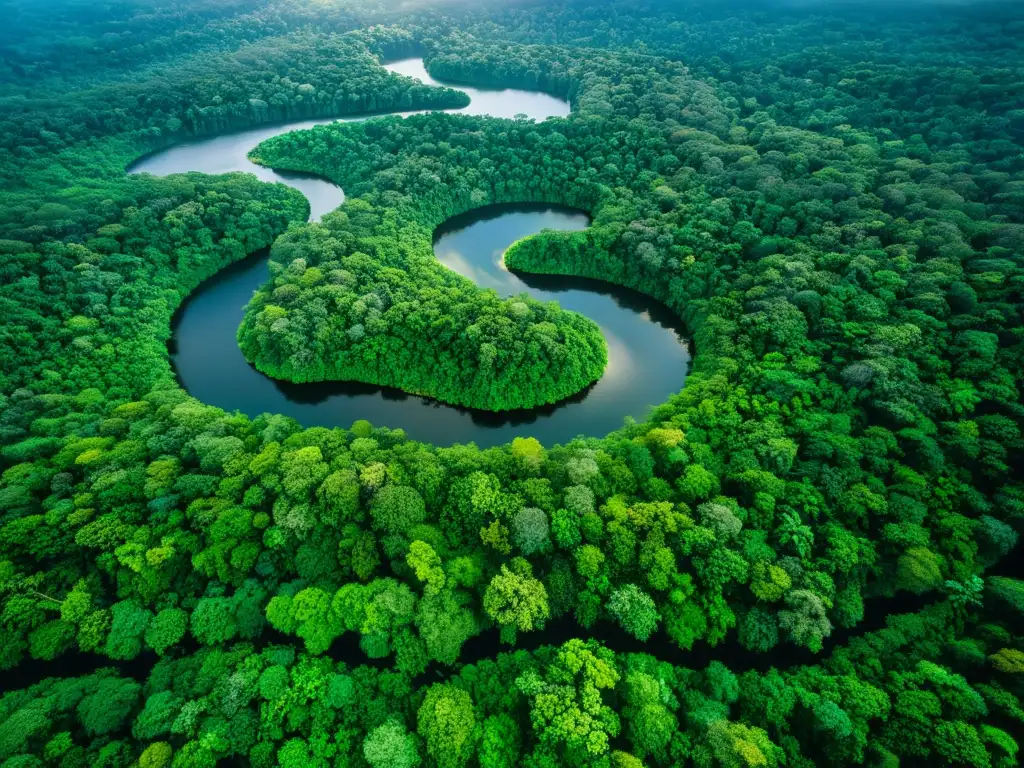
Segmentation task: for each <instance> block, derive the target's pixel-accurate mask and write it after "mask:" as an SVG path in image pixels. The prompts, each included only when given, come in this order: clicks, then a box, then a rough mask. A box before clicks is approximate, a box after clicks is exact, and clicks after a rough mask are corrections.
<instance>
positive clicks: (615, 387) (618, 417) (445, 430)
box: [129, 59, 689, 447]
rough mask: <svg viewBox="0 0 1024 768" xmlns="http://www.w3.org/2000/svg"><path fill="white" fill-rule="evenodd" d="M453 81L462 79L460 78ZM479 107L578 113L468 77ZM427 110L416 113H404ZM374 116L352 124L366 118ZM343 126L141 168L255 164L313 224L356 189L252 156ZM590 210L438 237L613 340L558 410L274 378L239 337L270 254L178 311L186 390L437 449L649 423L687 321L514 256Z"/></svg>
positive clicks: (677, 363) (417, 71) (215, 148)
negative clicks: (526, 243)
mask: <svg viewBox="0 0 1024 768" xmlns="http://www.w3.org/2000/svg"><path fill="white" fill-rule="evenodd" d="M385 66H386V68H387V69H388V70H390V71H391V72H395V73H398V74H402V75H406V76H409V77H415V78H417V79H419V80H421V81H422V82H424V83H426V84H428V85H439V84H440V83H438V82H437V81H435V80H433V79H432V78H431V77H430V76H429V75H428V74H427V73H426V70H425V68H424V65H423V61H422V60H421V59H405V60H402V61H397V62H394V63H391V64H387V65H385ZM449 85H450V84H449ZM458 87H459V88H460V89H461V90H463V91H465V92H466V93H467V94H468V95H469V96H470V99H471V102H470V104H469V106H467V107H465V108H463V109H459V110H451V111H453V112H461V113H465V114H471V115H492V116H497V117H507V118H511V117H515V116H516V115H518V114H525V115H526V116H527V117H530V118H533V119H536V120H544V119H547V118H549V117H564V116H565V115H567V114H568V113H569V104H568V103H567V102H565V101H562V100H560V99H557V98H555V97H553V96H549V95H547V94H543V93H536V92H531V91H521V90H515V89H506V90H490V89H478V88H470V87H464V86H461V85H459V86H458ZM399 114H413V113H399ZM365 119H368V118H366V117H356V118H350V120H365ZM330 122H334V121H333V120H306V121H300V122H295V123H289V124H285V125H276V126H264V127H261V128H256V129H252V130H248V131H243V132H239V133H233V134H228V135H222V136H215V137H212V138H209V139H202V140H197V141H193V142H188V143H184V144H178V145H175V146H173V147H171V148H169V149H167V150H164V151H161V152H157V153H155V154H153V155H149V156H147V157H145V158H143V159H141V160H140V161H139V162H137V163H135V164H134V165H133V166H132V167H131V168H129V171H130V172H132V173H153V174H157V175H166V174H171V173H184V172H187V171H201V172H204V173H211V174H212V173H227V172H230V171H246V172H250V173H254V174H255V175H256V176H258V177H259V178H260V179H263V180H264V181H269V182H280V183H283V184H287V185H289V186H291V187H294V188H296V189H298V190H299V191H301V192H302V193H303V194H304V195H306V197H307V198H308V199H309V202H310V208H311V214H310V218H311V220H316V219H318V218H319V217H320V216H322V215H323V214H324V213H327V212H329V211H332V210H334V209H335V208H336V207H337V206H339V205H340V204H342V202H344V199H345V194H344V192H343V191H342V189H341V188H340V187H338V186H336V185H334V184H332V183H330V182H328V181H326V180H324V179H320V178H315V177H311V176H305V175H302V174H293V173H287V172H281V171H274V170H271V169H269V168H263V167H260V166H258V165H255V164H253V163H252V162H250V161H249V159H248V157H247V154H248V152H249V151H250V150H251V149H252V148H253V147H255V146H256V145H257V144H259V143H260V142H261V141H264V140H265V139H268V138H270V137H271V136H275V135H278V134H280V133H286V132H288V131H293V130H301V129H304V128H310V127H312V126H314V125H321V124H325V123H330ZM588 223H589V220H588V218H587V216H586V215H585V214H584V213H582V212H580V211H574V210H570V209H565V208H558V207H553V206H543V205H521V206H520V205H517V206H492V207H489V208H484V209H480V210H477V211H473V212H471V213H469V214H466V215H463V216H459V217H456V218H454V219H451V220H450V221H448V222H446V223H445V224H444V225H442V226H441V227H440V228H438V230H437V232H436V233H435V243H434V251H435V253H436V254H437V257H438V259H439V260H440V261H441V262H442V263H443V264H445V265H446V266H447V267H449V268H451V269H454V270H455V271H457V272H460V273H461V274H463V275H465V276H466V277H469V278H470V279H472V280H473V281H474V282H475V283H476V284H477V285H480V286H481V287H485V288H494V289H495V290H497V291H498V292H499V293H501V294H502V295H510V294H518V293H523V292H525V293H528V294H530V295H531V296H533V297H534V298H536V299H539V300H541V301H546V300H557V301H558V302H559V303H560V304H561V305H562V306H563V307H564V308H566V309H570V310H574V311H577V312H580V313H582V314H584V315H586V316H588V317H590V318H591V319H593V320H594V321H595V322H597V323H598V325H599V326H600V327H601V331H602V333H603V334H604V337H605V339H606V341H607V343H608V367H607V369H606V370H605V373H604V376H602V377H601V379H600V380H599V381H597V382H596V383H595V384H594V385H592V386H591V387H589V388H588V389H586V390H584V391H583V392H581V393H579V394H577V395H576V396H574V397H572V398H569V399H568V400H565V401H562V402H560V403H558V404H556V405H553V406H547V407H543V408H538V409H533V410H530V411H522V412H515V411H513V412H505V413H500V414H495V413H490V412H485V411H475V410H470V409H465V408H458V407H454V406H449V405H445V404H442V403H438V402H436V401H433V400H430V399H427V398H422V397H418V396H413V395H407V394H405V393H403V392H401V391H399V390H395V389H390V388H382V387H375V386H369V385H364V384H355V383H330V384H291V383H288V382H281V381H275V380H273V379H270V378H268V377H266V376H264V375H263V374H261V373H260V372H258V371H257V370H256V369H255V368H253V367H252V366H251V365H250V364H249V363H248V361H247V360H246V359H245V358H244V357H243V355H242V353H241V350H239V348H238V342H237V340H236V333H237V330H238V326H239V324H240V323H241V321H242V315H243V308H244V306H245V304H246V303H247V302H248V301H249V299H250V298H251V296H252V294H253V292H254V291H255V290H256V289H257V288H258V287H259V286H260V285H261V284H263V283H264V282H265V281H266V280H267V279H268V278H269V269H268V266H267V261H268V254H267V252H266V251H261V252H259V253H256V254H253V255H252V256H250V257H249V258H247V259H245V260H244V261H242V262H239V263H237V264H234V265H232V266H231V267H228V268H227V269H224V270H222V271H221V272H219V273H218V274H217V275H215V276H214V277H213V278H211V279H210V280H207V281H206V282H204V283H203V284H202V285H201V286H200V287H199V289H198V290H196V291H195V292H194V293H193V294H192V295H191V296H189V298H188V299H187V301H186V302H185V303H184V304H183V305H182V307H181V308H180V309H179V311H178V313H177V314H176V316H175V319H174V324H173V331H174V335H173V338H172V340H171V345H170V346H171V361H172V364H173V366H174V369H175V372H176V373H177V376H178V379H179V381H180V382H181V384H182V386H183V387H184V388H185V389H186V390H188V392H189V393H190V394H191V395H193V396H194V397H196V398H198V399H199V400H202V401H203V402H205V403H208V404H210V405H216V406H219V407H221V408H224V409H225V410H228V411H232V410H239V411H241V412H243V413H246V414H248V415H249V416H257V415H259V414H261V413H265V412H270V413H281V414H285V415H287V416H292V417H294V418H296V419H298V420H299V421H300V422H301V423H303V424H305V425H307V426H328V427H335V426H342V427H347V426H348V425H350V424H351V423H352V422H353V421H355V420H357V419H368V420H369V421H370V422H372V423H373V424H375V425H379V426H388V427H401V428H402V429H404V430H405V432H406V434H407V435H408V436H409V437H410V438H413V439H417V440H424V441H429V442H432V443H435V444H453V443H468V442H471V441H472V442H475V443H477V445H480V446H485V447H486V446H492V445H498V444H501V443H504V442H507V441H508V440H511V439H512V438H513V437H516V436H519V435H530V436H533V437H536V438H538V439H539V440H541V441H542V442H543V443H545V444H548V445H550V444H553V443H564V442H566V441H568V440H571V439H572V438H573V437H576V436H578V435H595V436H600V435H604V434H606V433H607V432H609V431H611V430H613V429H617V428H618V427H620V426H622V423H623V420H624V419H625V418H626V417H627V416H631V417H633V418H636V419H642V418H644V417H645V415H646V413H647V412H648V410H649V408H650V407H651V406H653V405H656V404H658V403H661V402H663V401H664V400H665V399H666V398H668V396H669V395H671V394H672V393H673V392H676V391H677V390H679V389H680V387H682V385H683V381H684V380H685V378H686V373H687V369H688V364H689V353H688V350H687V347H686V344H685V342H684V340H683V336H682V330H681V327H680V326H679V324H678V320H677V318H676V317H675V316H674V315H673V314H672V313H671V312H669V311H668V310H667V309H666V308H665V307H663V306H662V305H660V304H658V303H657V302H656V301H654V300H653V299H650V298H648V297H646V296H643V295H641V294H638V293H636V292H634V291H630V290H628V289H625V288H620V287H617V286H613V285H611V284H608V283H603V282H600V281H596V280H587V279H585V278H568V277H549V276H540V275H526V274H519V273H513V272H510V271H509V270H507V269H506V268H505V267H504V265H503V263H502V254H503V253H504V251H505V249H506V248H508V246H509V245H511V244H512V243H513V242H515V241H516V240H518V239H520V238H522V237H526V236H528V235H532V234H536V233H537V232H539V231H541V230H542V229H545V228H548V229H557V230H577V229H582V228H585V227H586V226H587V225H588Z"/></svg>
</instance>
